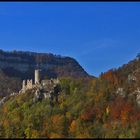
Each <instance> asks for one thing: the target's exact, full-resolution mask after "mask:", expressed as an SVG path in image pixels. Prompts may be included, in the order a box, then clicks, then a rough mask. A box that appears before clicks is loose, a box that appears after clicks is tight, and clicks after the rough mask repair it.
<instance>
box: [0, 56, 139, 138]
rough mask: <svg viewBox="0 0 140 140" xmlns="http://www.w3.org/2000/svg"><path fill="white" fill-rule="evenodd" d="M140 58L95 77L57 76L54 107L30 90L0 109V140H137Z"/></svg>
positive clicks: (10, 99)
mask: <svg viewBox="0 0 140 140" xmlns="http://www.w3.org/2000/svg"><path fill="white" fill-rule="evenodd" d="M139 68H140V59H139V58H137V59H134V60H132V61H130V62H129V63H128V64H125V65H123V66H122V67H119V68H118V69H110V70H108V71H107V72H105V73H101V75H100V76H99V77H98V78H87V77H85V78H73V77H60V78H59V79H60V85H61V93H60V95H59V98H58V102H56V101H53V103H51V104H50V101H49V99H43V100H41V101H38V102H36V103H34V102H33V94H34V93H32V90H28V91H27V92H26V93H25V94H21V95H19V96H15V97H10V98H9V100H7V101H6V102H5V103H4V104H3V106H1V107H0V116H1V119H0V138H140V102H139V98H138V97H139V96H140V92H139V90H138V89H139V88H140V87H139V85H140V79H139V77H140V71H139Z"/></svg>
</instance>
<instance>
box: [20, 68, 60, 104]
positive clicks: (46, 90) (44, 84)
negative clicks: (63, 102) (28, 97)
mask: <svg viewBox="0 0 140 140" xmlns="http://www.w3.org/2000/svg"><path fill="white" fill-rule="evenodd" d="M32 89H34V90H35V98H34V101H37V100H40V99H42V98H49V99H50V100H53V99H54V98H55V100H56V101H58V95H59V92H60V84H59V80H58V79H50V80H49V79H48V80H41V78H40V70H39V69H35V72H34V82H33V80H32V79H27V80H23V82H22V89H21V90H20V91H19V94H20V93H25V92H26V91H27V90H32Z"/></svg>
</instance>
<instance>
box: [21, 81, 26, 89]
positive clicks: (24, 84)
mask: <svg viewBox="0 0 140 140" xmlns="http://www.w3.org/2000/svg"><path fill="white" fill-rule="evenodd" d="M25 87H26V81H25V80H23V82H22V89H23V90H25Z"/></svg>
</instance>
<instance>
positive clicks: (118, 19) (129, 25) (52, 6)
mask: <svg viewBox="0 0 140 140" xmlns="http://www.w3.org/2000/svg"><path fill="white" fill-rule="evenodd" d="M0 49H4V50H23V51H35V52H46V53H54V54H60V55H62V56H70V57H74V58H75V59H76V60H77V61H78V62H79V63H80V65H81V66H82V67H83V68H84V69H85V70H86V71H87V72H88V73H89V74H91V75H95V76H98V75H99V74H100V73H101V72H105V71H107V70H108V69H110V68H117V67H119V66H121V65H122V64H124V63H127V62H128V61H129V60H132V59H133V58H135V56H136V55H137V53H139V52H140V2H134V3H132V2H0Z"/></svg>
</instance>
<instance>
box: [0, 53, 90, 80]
mask: <svg viewBox="0 0 140 140" xmlns="http://www.w3.org/2000/svg"><path fill="white" fill-rule="evenodd" d="M37 65H39V67H40V68H41V70H42V72H41V73H42V77H43V78H44V77H48V78H56V77H61V76H66V77H68V76H70V77H76V78H77V77H89V75H88V74H87V73H86V72H85V71H84V69H83V68H82V67H81V66H80V65H79V63H78V62H77V61H76V60H75V59H73V58H70V57H62V56H58V55H53V54H47V53H34V52H22V51H18V52H17V51H13V52H4V51H2V50H1V51H0V69H2V70H3V71H4V73H5V74H6V75H8V76H14V77H20V78H22V79H24V78H33V76H34V69H35V68H36V66H37Z"/></svg>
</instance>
